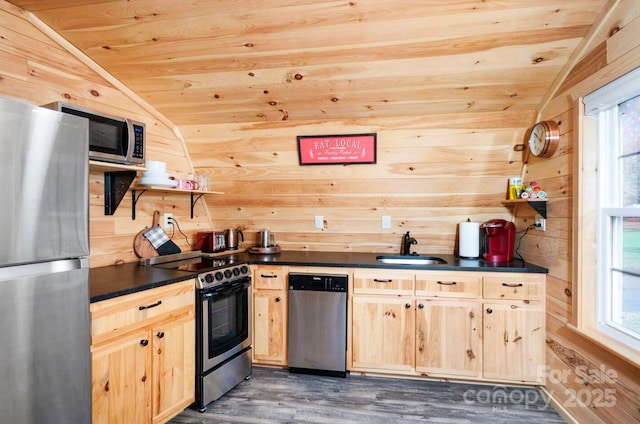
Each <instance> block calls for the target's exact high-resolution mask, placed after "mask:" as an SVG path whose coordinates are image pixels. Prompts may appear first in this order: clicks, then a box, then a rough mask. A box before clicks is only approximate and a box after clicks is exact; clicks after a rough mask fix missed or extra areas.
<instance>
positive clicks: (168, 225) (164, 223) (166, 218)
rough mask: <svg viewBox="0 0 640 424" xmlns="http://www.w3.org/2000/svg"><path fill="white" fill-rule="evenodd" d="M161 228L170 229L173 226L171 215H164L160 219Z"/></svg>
mask: <svg viewBox="0 0 640 424" xmlns="http://www.w3.org/2000/svg"><path fill="white" fill-rule="evenodd" d="M162 226H163V227H164V228H171V227H172V226H173V214H172V213H165V214H164V217H163V219H162Z"/></svg>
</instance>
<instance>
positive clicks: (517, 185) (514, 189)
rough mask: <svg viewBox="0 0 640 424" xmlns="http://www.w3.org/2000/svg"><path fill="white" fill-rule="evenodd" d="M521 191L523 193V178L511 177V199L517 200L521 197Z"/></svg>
mask: <svg viewBox="0 0 640 424" xmlns="http://www.w3.org/2000/svg"><path fill="white" fill-rule="evenodd" d="M520 193H522V178H520V177H511V178H509V200H516V199H518V198H520Z"/></svg>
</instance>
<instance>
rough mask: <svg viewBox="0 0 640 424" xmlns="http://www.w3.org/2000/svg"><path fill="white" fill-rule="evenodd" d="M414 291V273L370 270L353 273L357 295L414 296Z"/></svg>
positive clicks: (354, 290)
mask: <svg viewBox="0 0 640 424" xmlns="http://www.w3.org/2000/svg"><path fill="white" fill-rule="evenodd" d="M413 290H414V276H413V272H407V273H404V272H402V271H382V270H381V271H377V270H370V271H356V272H354V273H353V293H355V294H376V293H377V294H396V295H413Z"/></svg>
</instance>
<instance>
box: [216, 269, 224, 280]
mask: <svg viewBox="0 0 640 424" xmlns="http://www.w3.org/2000/svg"><path fill="white" fill-rule="evenodd" d="M222 278H224V277H223V275H222V272H220V271H218V272H216V280H218V281H220V280H222Z"/></svg>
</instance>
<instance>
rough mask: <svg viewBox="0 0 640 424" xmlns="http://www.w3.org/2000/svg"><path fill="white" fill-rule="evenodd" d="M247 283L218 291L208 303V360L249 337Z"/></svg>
mask: <svg viewBox="0 0 640 424" xmlns="http://www.w3.org/2000/svg"><path fill="white" fill-rule="evenodd" d="M248 287H249V283H244V284H240V285H234V287H232V288H229V289H222V290H220V291H218V294H217V295H216V296H213V297H212V298H210V299H209V300H208V302H209V328H208V332H209V359H211V358H214V357H216V356H218V355H221V354H223V353H225V352H226V351H228V350H229V349H232V348H233V347H235V346H237V345H238V344H240V343H242V342H243V341H244V340H246V339H247V337H249V323H248V316H249V311H248V309H249V290H248Z"/></svg>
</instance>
